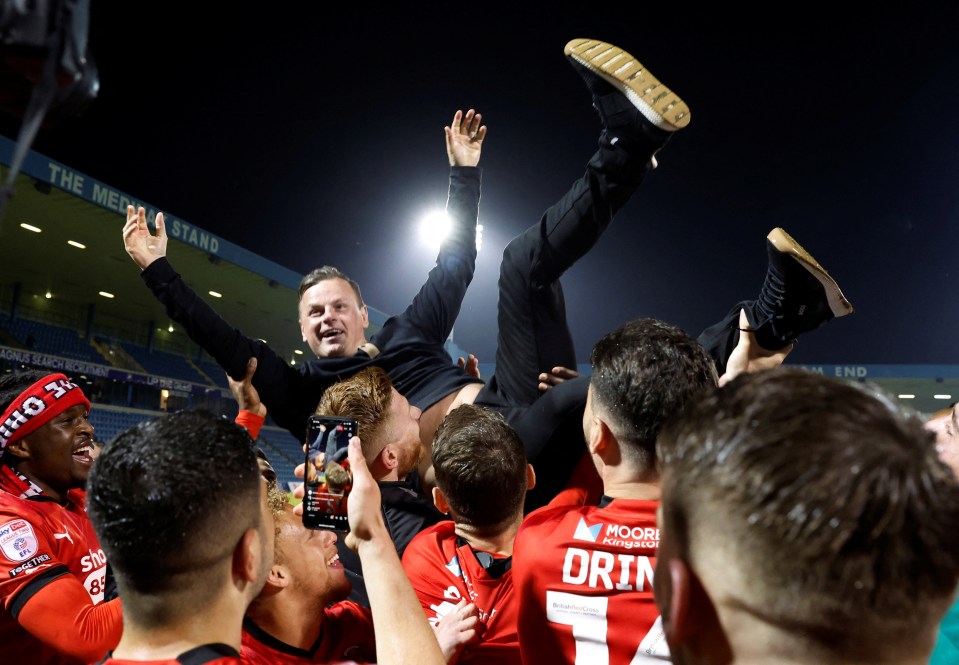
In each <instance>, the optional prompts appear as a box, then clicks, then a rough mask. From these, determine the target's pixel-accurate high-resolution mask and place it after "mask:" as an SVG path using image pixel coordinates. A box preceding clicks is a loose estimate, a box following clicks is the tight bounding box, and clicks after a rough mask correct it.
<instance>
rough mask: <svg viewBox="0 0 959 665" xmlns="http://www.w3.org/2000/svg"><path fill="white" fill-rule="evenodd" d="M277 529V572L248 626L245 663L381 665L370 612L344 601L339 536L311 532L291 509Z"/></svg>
mask: <svg viewBox="0 0 959 665" xmlns="http://www.w3.org/2000/svg"><path fill="white" fill-rule="evenodd" d="M277 525H278V527H279V529H278V532H277V537H276V549H275V554H274V559H273V567H272V568H271V569H270V573H269V576H268V577H267V581H266V585H265V586H264V587H263V591H261V592H260V595H259V596H257V598H255V599H254V601H253V602H252V603H251V604H250V607H249V608H248V609H247V612H246V617H245V618H244V621H243V647H242V649H241V654H242V657H243V662H244V663H262V664H263V665H305V664H306V663H330V662H338V661H344V660H350V661H356V662H364V663H371V662H375V661H376V643H375V639H374V635H373V618H372V615H371V613H370V610H369V608H366V607H362V606H361V605H358V604H356V603H353V602H350V601H346V600H343V599H344V598H346V596H347V595H348V594H349V592H350V583H349V581H347V579H346V575H345V574H344V571H343V566H342V565H340V563H339V556H338V555H337V552H336V545H335V543H336V539H337V536H336V534H335V533H334V532H332V531H314V530H312V529H307V528H306V527H304V526H303V520H302V519H301V518H300V517H298V516H296V515H294V514H293V506H292V505H289V504H287V505H286V506H285V507H284V509H283V512H281V513H280V515H279V516H278V518H277Z"/></svg>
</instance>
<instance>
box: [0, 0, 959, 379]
mask: <svg viewBox="0 0 959 665" xmlns="http://www.w3.org/2000/svg"><path fill="white" fill-rule="evenodd" d="M723 4H725V3H723ZM854 5H858V3H832V4H830V5H826V4H822V5H818V6H817V5H816V4H809V3H767V4H766V5H764V9H762V10H759V11H757V10H755V9H746V8H742V7H739V8H731V7H727V6H719V4H718V3H710V4H709V8H707V9H703V8H697V7H694V6H692V5H688V4H679V3H672V4H671V5H670V6H668V7H664V6H663V3H656V4H655V5H653V4H651V3H641V2H633V3H577V4H570V3H533V4H531V3H526V4H523V3H519V2H516V3H513V4H505V3H504V4H498V3H477V4H475V5H470V4H464V3H457V4H453V3H429V2H418V3H395V4H391V5H389V6H384V7H379V6H376V5H374V4H372V3H323V4H321V3H305V2H304V3H294V2H276V3H257V4H253V3H250V4H247V3H222V4H216V3H196V2H193V3H184V2H163V3H133V2H125V3H119V2H104V1H98V0H93V8H92V16H91V34H90V44H91V50H92V52H93V57H94V60H95V61H96V63H97V66H98V68H99V72H100V81H101V91H100V94H99V97H98V98H97V99H96V100H95V101H94V102H93V104H92V105H91V106H90V107H89V108H88V109H87V110H86V111H85V112H84V113H83V114H82V115H80V116H78V117H76V118H74V119H71V120H69V121H66V122H62V123H60V124H58V125H57V126H55V127H51V128H48V129H45V130H43V131H42V132H41V133H40V135H39V136H38V138H37V140H36V141H35V142H34V145H33V148H34V150H36V151H38V152H41V153H43V154H45V155H47V156H49V157H51V158H53V159H55V160H58V161H61V162H63V163H64V164H66V165H67V166H69V167H71V168H74V169H76V170H78V171H80V172H82V173H86V174H88V175H90V176H92V177H94V178H96V179H98V180H101V181H103V182H105V183H107V184H109V185H111V186H113V187H116V188H118V189H120V190H122V191H124V192H127V193H129V194H131V195H133V196H135V197H137V198H139V199H142V200H144V201H146V202H148V203H150V204H151V205H153V206H156V207H158V208H159V209H162V210H166V211H169V212H170V213H171V214H173V215H175V216H178V217H180V218H181V219H184V220H186V221H187V222H189V223H191V224H196V225H198V226H200V227H202V228H204V229H207V230H209V231H212V232H214V233H216V234H218V235H220V236H222V237H223V238H226V239H227V240H230V241H232V242H234V243H237V244H240V245H242V246H245V247H247V248H249V249H251V250H253V251H255V252H257V253H259V254H261V255H263V256H265V257H267V258H269V259H271V260H273V261H275V262H277V263H279V264H281V265H284V266H286V267H288V268H291V269H292V270H295V271H297V272H303V273H305V272H307V271H308V270H310V269H311V268H313V267H315V266H318V265H321V264H324V263H329V264H333V265H337V266H338V267H340V268H341V269H342V270H343V271H345V272H346V273H348V274H350V275H351V276H353V277H354V278H355V279H356V280H358V281H359V282H360V284H361V285H362V286H363V289H364V295H365V297H366V299H367V301H368V303H369V304H370V305H371V306H373V307H376V308H377V309H380V310H383V311H385V312H387V313H394V312H397V311H399V310H401V309H402V308H403V307H405V305H406V304H407V303H408V302H409V299H410V298H411V297H412V295H413V294H414V293H415V292H416V290H417V289H418V287H419V285H420V283H421V282H422V280H423V279H424V278H425V276H426V273H427V271H428V270H429V268H430V267H431V265H432V261H433V250H431V249H429V248H427V247H426V246H425V245H424V244H423V243H422V242H421V240H420V238H419V237H418V235H417V233H416V227H417V224H418V220H419V218H420V217H421V216H422V215H423V214H424V213H425V212H426V211H428V210H430V209H433V208H441V207H442V206H443V205H444V204H445V199H446V190H447V174H448V166H447V158H446V154H445V148H444V144H443V132H442V128H443V125H445V124H448V123H449V122H450V119H451V117H452V114H453V112H454V111H455V110H456V109H458V108H463V109H466V108H470V107H475V108H476V109H478V110H479V111H481V112H482V113H483V115H484V121H485V122H486V123H487V124H488V126H489V135H488V138H487V141H486V145H485V146H484V154H483V159H482V166H483V168H484V176H483V180H484V184H483V199H482V203H481V206H480V223H481V224H483V226H484V240H483V248H482V250H481V252H480V259H479V263H478V267H477V272H476V277H475V279H474V282H473V285H472V286H471V288H470V292H469V294H468V295H467V298H466V301H465V303H464V308H463V312H462V314H461V316H460V319H459V320H458V322H457V325H456V328H455V333H454V339H455V341H456V342H457V344H459V345H460V346H461V347H463V348H465V349H467V350H470V351H473V352H475V353H477V354H479V355H480V358H481V360H482V361H485V362H491V361H492V360H493V355H494V352H495V329H496V316H495V311H496V310H495V307H496V302H495V300H496V278H497V272H498V263H499V258H500V254H501V252H502V249H503V247H505V245H506V243H507V242H508V240H509V238H511V237H512V236H513V235H515V234H517V233H519V232H520V231H522V230H523V229H524V228H525V227H527V226H529V225H530V224H532V223H534V222H536V221H537V220H538V219H539V216H540V214H541V212H542V210H543V209H544V208H545V207H546V206H547V205H549V204H550V203H552V202H553V201H554V200H555V199H556V198H558V197H559V196H560V195H561V194H562V193H563V192H564V191H565V190H566V188H567V187H568V185H569V184H570V182H571V181H572V180H573V179H575V178H577V177H579V175H580V174H581V172H582V169H583V166H584V164H585V162H586V160H587V159H588V158H589V156H590V154H591V152H592V150H593V148H594V147H595V145H596V139H597V136H598V131H599V123H598V120H597V116H596V115H595V112H594V111H593V110H592V109H591V107H590V98H589V95H588V93H587V91H586V88H585V87H584V86H583V85H582V84H581V82H580V80H579V78H578V77H577V76H576V74H575V73H574V72H573V70H572V68H571V67H570V66H569V65H568V64H567V63H566V62H565V58H564V56H563V46H564V45H565V44H566V42H567V41H568V40H570V39H572V38H575V37H589V38H596V39H601V40H604V41H608V42H612V43H613V44H616V45H618V46H621V47H623V48H625V49H626V50H627V51H629V52H630V53H631V54H632V55H634V56H636V57H637V58H638V59H639V60H640V61H641V62H642V63H643V64H644V65H646V66H647V67H649V69H650V70H651V71H652V72H653V73H654V74H655V75H656V76H658V77H659V78H660V79H662V80H663V81H664V82H665V83H666V84H667V85H668V86H670V87H671V88H672V89H673V90H675V91H677V92H678V93H679V94H680V95H681V96H682V97H683V99H684V100H685V101H686V102H687V103H688V104H689V106H690V108H691V110H692V121H691V123H690V126H689V127H688V128H687V129H685V130H683V131H682V132H680V133H679V134H677V135H676V136H675V137H674V138H673V140H672V141H671V142H670V144H669V145H668V146H667V147H666V148H665V149H664V150H663V152H662V153H661V154H660V168H659V169H658V170H657V171H656V172H655V173H653V174H652V175H651V176H650V177H649V178H648V180H647V181H646V183H645V184H644V185H643V187H642V190H641V191H640V193H639V194H638V195H637V196H636V197H635V198H634V199H633V200H632V201H631V202H630V203H629V205H628V206H627V207H626V208H625V209H624V210H623V211H622V213H621V214H620V215H619V217H618V218H617V219H616V221H615V222H614V224H613V226H612V227H611V228H610V229H609V231H608V232H607V234H606V235H605V236H604V238H603V239H602V240H601V242H600V243H599V245H598V246H597V247H596V248H595V250H594V251H593V252H592V253H591V254H590V255H589V256H587V257H586V258H585V259H584V260H582V261H581V262H580V263H579V264H577V265H576V266H575V267H574V268H573V269H572V270H570V271H569V272H568V273H567V275H566V277H565V278H564V285H565V288H566V294H567V305H568V314H569V320H570V326H571V328H572V330H573V332H574V336H575V338H576V342H577V347H578V351H579V356H580V359H581V361H586V360H587V359H588V354H589V350H590V347H591V346H592V344H593V343H594V342H595V341H596V340H597V339H598V338H599V337H600V336H601V335H602V334H604V333H605V332H607V331H609V330H610V329H612V328H613V327H615V326H617V325H618V324H620V323H622V322H623V321H626V320H628V319H630V318H634V317H636V316H655V317H659V318H663V319H666V320H669V321H671V322H674V323H676V324H678V325H680V326H682V327H684V328H686V329H687V330H688V331H689V332H691V333H693V334H696V333H698V332H699V330H700V329H701V328H702V327H704V326H705V325H708V324H709V323H712V322H713V321H715V320H717V319H718V318H719V317H720V316H722V315H723V314H724V313H725V311H726V310H727V309H728V307H729V306H730V305H732V304H733V303H735V302H736V301H738V300H741V299H745V298H753V297H755V296H756V295H757V293H758V290H759V287H760V285H761V283H762V279H763V276H764V273H765V265H766V255H765V236H766V234H767V233H768V232H769V231H770V229H772V228H773V227H775V226H782V227H783V228H784V229H785V230H786V231H787V232H789V233H790V234H791V235H793V236H794V237H795V238H796V239H797V240H799V241H800V242H801V243H802V244H803V245H804V246H805V247H806V249H808V250H809V251H810V252H811V253H812V254H813V255H814V256H815V257H816V258H817V259H818V260H819V261H820V262H821V263H822V264H823V265H825V266H826V267H827V268H828V269H829V270H830V272H831V273H832V275H833V276H834V277H835V278H836V279H837V280H838V282H839V283H840V285H841V286H842V288H843V291H844V293H845V295H846V296H847V297H848V298H849V299H850V301H851V302H852V303H853V305H854V306H855V307H856V310H857V311H856V312H855V313H854V314H853V315H852V316H850V317H847V318H845V319H842V320H840V321H835V322H833V323H832V324H830V325H829V326H827V327H826V328H824V329H822V330H821V331H817V332H816V333H815V334H812V335H808V336H806V337H804V338H803V340H802V341H801V342H800V344H799V345H798V346H797V349H796V351H795V352H794V353H793V355H792V356H791V358H790V360H791V361H796V362H822V363H832V362H835V363H845V362H849V363H944V364H945V363H956V362H959V350H957V348H956V346H955V344H954V339H955V331H956V329H957V325H959V313H957V307H956V299H955V297H954V294H955V291H956V285H957V255H956V248H957V247H959V242H957V241H959V5H957V4H956V3H951V2H950V3H947V2H943V3H911V4H909V5H908V6H905V5H900V3H895V5H896V6H892V7H884V8H879V7H878V6H877V5H876V4H874V3H868V4H866V3H863V4H862V5H861V7H860V8H856V7H855V6H854ZM201 11H202V13H200V12H201ZM11 127H12V129H11ZM15 131H16V126H15V124H13V123H10V124H8V125H7V126H6V128H5V131H4V133H5V134H6V135H7V136H10V137H12V138H13V137H15V136H16V134H15ZM117 242H118V243H119V242H120V239H119V233H118V235H117ZM171 258H172V260H173V263H174V265H175V264H176V257H175V256H173V257H171Z"/></svg>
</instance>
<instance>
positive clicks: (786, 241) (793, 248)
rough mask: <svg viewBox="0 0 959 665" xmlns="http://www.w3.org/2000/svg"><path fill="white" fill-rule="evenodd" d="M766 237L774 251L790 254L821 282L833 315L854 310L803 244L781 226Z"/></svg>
mask: <svg viewBox="0 0 959 665" xmlns="http://www.w3.org/2000/svg"><path fill="white" fill-rule="evenodd" d="M766 239H767V240H768V241H769V242H770V243H772V246H773V247H775V248H776V251H778V252H780V253H781V254H788V255H789V256H791V257H792V258H793V259H794V260H796V261H797V262H798V263H799V265H801V266H802V267H803V268H805V269H806V270H807V271H808V272H809V273H810V274H811V275H812V276H813V277H815V278H816V279H817V280H818V281H819V283H820V284H822V287H823V289H824V290H825V292H826V300H827V302H828V303H829V309H830V311H832V314H833V316H834V317H836V318H839V317H840V316H846V315H847V314H852V313H853V312H854V311H855V310H854V309H853V306H852V303H850V302H849V301H848V300H846V296H844V295H843V294H842V290H841V289H840V288H839V285H838V284H837V283H836V280H834V279H833V278H832V277H831V276H830V275H829V273H828V272H827V271H826V269H825V268H823V267H822V266H821V265H819V261H817V260H816V259H814V258H813V257H812V255H811V254H810V253H809V252H807V251H806V250H805V249H803V246H802V245H800V244H799V243H798V242H796V241H795V240H794V239H793V237H792V236H790V235H789V234H788V233H786V232H785V231H783V230H782V229H781V228H779V227H776V228H775V229H773V230H772V231H770V232H769V235H768V236H766Z"/></svg>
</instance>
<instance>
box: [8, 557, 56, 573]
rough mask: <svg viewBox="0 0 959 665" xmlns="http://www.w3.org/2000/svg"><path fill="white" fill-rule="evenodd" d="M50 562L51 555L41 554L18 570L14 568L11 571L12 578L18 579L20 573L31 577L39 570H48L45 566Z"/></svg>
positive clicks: (20, 566)
mask: <svg viewBox="0 0 959 665" xmlns="http://www.w3.org/2000/svg"><path fill="white" fill-rule="evenodd" d="M49 560H50V555H49V554H41V555H40V556H35V557H33V558H32V559H30V560H29V561H24V562H23V563H21V564H20V565H19V566H17V567H16V568H13V569H12V570H11V571H10V577H11V578H13V577H16V576H17V575H19V574H20V573H25V574H27V575H29V574H30V573H33V572H36V571H37V570H39V568H46V567H47V566H46V565H43V564H46V562H47V561H49Z"/></svg>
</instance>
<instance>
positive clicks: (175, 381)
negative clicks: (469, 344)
mask: <svg viewBox="0 0 959 665" xmlns="http://www.w3.org/2000/svg"><path fill="white" fill-rule="evenodd" d="M14 147H15V142H14V141H12V140H11V139H9V138H6V137H3V136H0V163H3V164H7V165H9V164H10V161H11V159H12V155H13V152H14ZM14 190H15V192H16V196H13V197H12V198H11V199H10V201H9V204H8V208H7V209H6V211H5V213H4V219H2V220H0V222H2V223H3V225H4V227H3V232H4V234H5V241H4V242H5V245H6V246H7V247H8V248H12V249H11V251H8V252H7V253H6V254H5V257H4V261H3V262H0V372H13V371H19V370H20V369H22V368H26V367H31V368H41V369H49V370H51V371H60V372H64V373H65V374H67V375H68V376H70V377H71V379H73V380H74V381H77V382H78V383H80V384H81V385H82V386H83V388H84V390H85V391H86V392H87V394H88V395H89V396H90V398H91V400H92V401H93V402H94V403H95V404H96V408H95V409H94V410H93V413H92V416H91V420H93V422H94V425H95V426H96V427H97V438H98V439H99V440H101V441H108V440H109V439H111V438H113V437H114V436H116V434H117V433H119V432H120V431H122V430H123V429H124V428H126V427H129V426H131V425H132V424H135V423H136V422H139V420H140V419H142V418H146V417H150V416H154V415H158V414H163V413H165V412H169V411H172V410H176V409H180V408H185V407H204V408H207V409H209V410H211V411H213V412H215V413H222V414H225V415H228V416H232V415H234V414H235V413H236V404H235V403H234V401H233V399H232V397H231V395H230V392H229V387H228V384H227V381H226V377H225V375H224V373H223V371H222V369H220V367H219V366H218V365H217V364H216V363H215V362H214V361H213V360H212V359H211V358H210V357H209V356H208V355H206V354H205V353H203V352H202V351H201V350H200V349H199V348H198V347H197V346H196V345H195V344H193V343H192V342H191V341H190V340H189V338H188V337H187V335H186V334H185V333H184V332H183V331H181V330H179V329H178V328H177V327H176V326H175V325H174V324H173V322H171V321H170V320H169V318H168V314H167V312H166V311H165V310H164V309H163V307H162V305H160V304H159V303H158V302H157V301H156V299H155V298H153V296H152V295H151V294H150V293H149V292H148V291H147V290H146V289H145V288H144V287H143V284H142V283H141V281H140V280H139V279H138V278H137V273H136V267H135V266H133V265H132V263H131V262H130V260H129V257H127V256H126V254H125V252H124V250H123V245H122V241H121V238H120V229H121V228H122V226H123V222H124V219H125V210H126V205H127V204H128V203H130V204H135V205H136V204H142V205H144V206H145V207H146V208H147V210H148V218H149V219H150V220H152V219H153V217H154V216H155V214H156V212H157V210H158V209H157V208H156V207H154V206H151V205H149V204H146V203H142V202H139V201H137V200H136V199H135V198H134V197H132V196H130V195H127V194H125V193H123V192H120V191H117V190H115V189H114V188H112V187H110V186H109V185H106V184H104V183H101V182H98V181H97V180H95V179H94V178H91V177H89V176H87V175H86V174H82V173H78V172H76V171H74V170H73V169H71V168H70V167H68V166H66V165H64V164H61V163H58V162H56V161H54V160H51V159H49V158H48V157H45V156H44V155H41V154H39V153H35V152H33V151H30V153H29V155H28V156H27V158H26V159H25V161H24V163H23V167H22V169H21V171H20V173H19V174H18V175H17V177H16V181H15V185H14ZM167 230H168V233H169V235H170V241H169V251H170V255H171V257H175V260H173V263H174V264H175V266H176V268H177V270H178V271H179V272H180V273H181V274H182V275H183V277H184V279H185V280H186V281H187V282H188V283H189V284H190V285H191V286H192V287H193V288H194V289H195V290H196V291H197V292H198V293H200V294H204V293H209V294H211V297H213V298H215V308H216V309H217V311H218V312H219V313H220V314H221V315H222V316H223V317H224V318H225V319H226V320H227V321H230V322H231V323H232V324H233V325H235V326H236V327H237V328H238V329H240V330H242V331H244V333H246V334H248V335H250V336H251V337H259V338H261V339H264V340H268V343H269V345H270V346H271V348H273V349H274V350H275V351H276V352H277V353H278V354H279V355H280V356H281V357H283V358H286V359H288V361H289V362H290V363H291V364H292V363H295V362H302V361H303V360H304V359H305V358H307V357H308V354H309V349H308V348H307V347H306V345H305V344H304V343H303V342H302V338H301V335H300V332H299V329H298V326H297V323H296V320H295V311H296V298H297V288H298V285H299V280H300V277H301V275H300V274H299V273H296V272H294V271H292V270H290V269H288V268H286V267H284V266H280V265H278V264H275V263H273V262H271V261H269V260H267V259H265V258H263V257H261V256H259V255H257V254H255V253H254V252H253V251H250V250H248V249H245V248H243V247H239V246H237V245H234V244H232V243H230V242H229V241H227V240H225V239H223V238H219V237H217V236H214V235H213V234H211V233H208V232H206V231H204V230H203V229H202V228H200V227H197V226H196V225H194V224H191V223H187V222H185V221H184V220H182V219H178V218H177V217H176V216H174V215H173V214H167ZM424 274H425V273H424ZM214 292H215V293H216V295H213V293H214ZM386 318H387V314H386V313H384V312H382V311H379V310H376V309H375V308H372V307H371V308H370V323H371V327H370V331H369V332H370V333H372V332H374V331H375V330H376V329H378V328H379V327H380V326H382V325H383V323H384V322H385V321H386ZM447 350H448V352H449V354H450V356H451V361H455V359H456V358H458V357H460V356H464V357H465V356H466V355H467V354H466V352H465V350H463V349H460V348H459V347H458V346H456V345H455V344H454V343H453V342H452V340H450V341H449V342H448V344H447ZM480 360H481V361H483V362H482V364H481V366H480V368H481V373H482V375H483V376H484V377H489V376H490V375H492V373H493V372H494V370H495V367H494V366H493V364H492V363H490V362H489V361H491V360H493V359H492V358H480ZM579 369H580V371H581V372H588V370H589V368H588V366H585V367H584V366H581V367H580V368H579ZM808 369H810V370H812V371H816V372H819V373H823V374H827V375H833V376H838V377H841V378H846V379H849V380H851V381H871V382H874V383H877V384H878V385H880V386H881V387H883V388H885V389H886V390H889V391H890V392H892V393H893V394H895V395H899V398H900V399H901V400H905V401H906V402H907V403H908V404H909V405H910V406H912V407H913V408H915V409H916V410H917V411H920V412H926V413H932V412H934V411H937V410H938V409H940V408H942V407H943V406H945V404H947V403H948V402H950V401H955V400H956V399H957V398H959V365H810V366H808ZM260 442H261V445H262V446H263V447H264V449H265V450H266V452H267V455H268V457H269V458H270V461H271V463H273V465H274V467H275V468H276V469H277V472H278V474H279V476H280V478H281V480H282V481H283V482H287V483H289V482H294V480H293V467H294V466H295V465H296V464H297V463H298V462H299V460H300V457H301V455H302V444H301V442H300V441H298V440H297V439H296V437H293V436H291V435H290V434H289V433H288V432H286V431H285V430H282V429H280V428H277V427H276V426H275V425H274V424H273V423H272V422H271V421H269V420H268V421H267V426H266V427H264V428H263V431H262V433H261V436H260Z"/></svg>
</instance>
